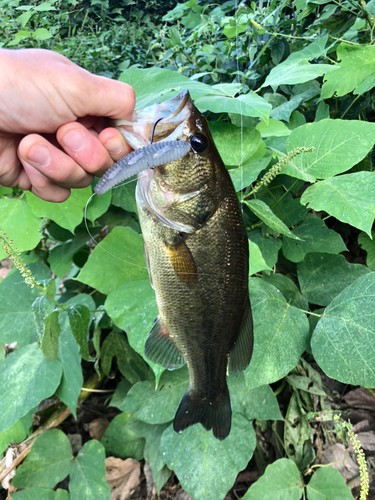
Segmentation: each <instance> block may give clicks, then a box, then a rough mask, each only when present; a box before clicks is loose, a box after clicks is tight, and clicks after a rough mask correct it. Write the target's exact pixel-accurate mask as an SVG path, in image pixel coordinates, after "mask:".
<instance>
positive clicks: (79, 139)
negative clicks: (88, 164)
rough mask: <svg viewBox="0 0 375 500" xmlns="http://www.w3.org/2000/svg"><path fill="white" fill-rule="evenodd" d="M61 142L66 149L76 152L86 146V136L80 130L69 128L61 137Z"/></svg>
mask: <svg viewBox="0 0 375 500" xmlns="http://www.w3.org/2000/svg"><path fill="white" fill-rule="evenodd" d="M62 143H63V145H64V147H66V148H67V149H70V150H71V151H74V152H78V151H82V149H84V148H85V147H86V144H87V138H86V135H85V134H84V133H83V132H81V131H80V130H71V131H70V132H69V133H68V134H66V136H65V137H63V139H62Z"/></svg>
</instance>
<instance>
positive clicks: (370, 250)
mask: <svg viewBox="0 0 375 500" xmlns="http://www.w3.org/2000/svg"><path fill="white" fill-rule="evenodd" d="M371 236H372V239H370V238H369V237H368V236H367V234H365V233H361V234H360V235H358V244H359V246H361V247H362V248H363V250H365V252H367V259H366V265H367V267H368V268H369V269H371V271H375V231H371Z"/></svg>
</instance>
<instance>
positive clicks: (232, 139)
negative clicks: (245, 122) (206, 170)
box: [209, 122, 262, 166]
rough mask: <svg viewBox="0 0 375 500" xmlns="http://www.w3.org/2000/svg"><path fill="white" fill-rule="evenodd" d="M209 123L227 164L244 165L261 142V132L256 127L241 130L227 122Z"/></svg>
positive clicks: (216, 143)
mask: <svg viewBox="0 0 375 500" xmlns="http://www.w3.org/2000/svg"><path fill="white" fill-rule="evenodd" d="M209 125H210V131H211V133H212V137H213V139H214V142H215V145H216V147H217V149H218V151H219V154H220V156H221V159H222V160H223V162H224V164H225V165H227V166H239V165H242V164H243V163H244V162H245V161H246V160H247V159H248V158H250V157H251V156H253V154H254V153H255V152H256V150H257V149H258V148H259V145H260V144H261V141H262V139H261V136H260V133H259V132H258V131H257V130H255V129H254V128H244V129H243V130H241V129H240V128H239V127H236V126H235V125H232V124H231V123H225V122H210V124H209ZM239 145H242V146H239Z"/></svg>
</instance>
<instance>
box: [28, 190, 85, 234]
mask: <svg viewBox="0 0 375 500" xmlns="http://www.w3.org/2000/svg"><path fill="white" fill-rule="evenodd" d="M91 193H92V190H91V187H90V186H89V187H87V188H84V189H72V192H71V195H70V197H69V198H68V199H67V200H66V201H64V202H62V203H53V202H51V201H44V200H42V199H41V198H38V197H37V196H35V195H34V194H32V193H31V192H29V191H27V192H26V200H27V203H28V204H29V205H30V207H31V209H32V211H33V213H34V214H35V215H36V216H38V217H48V219H51V220H53V221H54V222H56V223H57V224H58V225H59V226H61V227H63V228H65V229H68V230H69V231H71V232H72V233H73V232H74V229H75V228H76V227H77V226H78V224H80V223H81V222H82V219H83V214H84V209H85V206H86V203H87V201H88V199H89V198H90V195H91Z"/></svg>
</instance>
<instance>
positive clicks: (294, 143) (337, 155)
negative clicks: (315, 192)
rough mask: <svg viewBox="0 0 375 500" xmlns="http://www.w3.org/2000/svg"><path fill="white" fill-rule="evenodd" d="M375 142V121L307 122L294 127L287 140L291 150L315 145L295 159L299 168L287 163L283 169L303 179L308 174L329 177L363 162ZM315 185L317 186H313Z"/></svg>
mask: <svg viewBox="0 0 375 500" xmlns="http://www.w3.org/2000/svg"><path fill="white" fill-rule="evenodd" d="M374 142H375V124H374V123H369V122H365V121H357V120H320V121H319V122H314V123H307V124H306V125H302V126H301V127H298V128H296V129H294V130H293V131H292V133H291V134H290V136H289V137H288V141H287V150H288V152H290V151H292V150H293V149H295V148H299V147H303V146H304V147H307V148H310V147H314V148H315V149H314V151H312V152H310V153H306V154H300V155H298V156H296V157H295V158H294V160H293V164H294V165H295V166H296V167H297V169H291V168H290V167H289V166H287V167H285V169H284V172H285V173H287V174H288V175H291V176H292V177H297V178H301V179H303V177H302V175H300V173H299V172H301V173H302V174H303V173H305V174H309V175H310V176H313V177H315V178H317V179H327V178H328V177H332V176H334V175H336V174H340V173H342V172H346V171H347V170H349V169H350V168H352V167H353V166H354V165H356V164H357V163H358V162H360V161H361V160H362V159H363V158H364V157H365V156H366V155H367V154H368V153H369V152H370V151H371V149H372V147H373V145H374ZM312 187H314V186H312Z"/></svg>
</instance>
